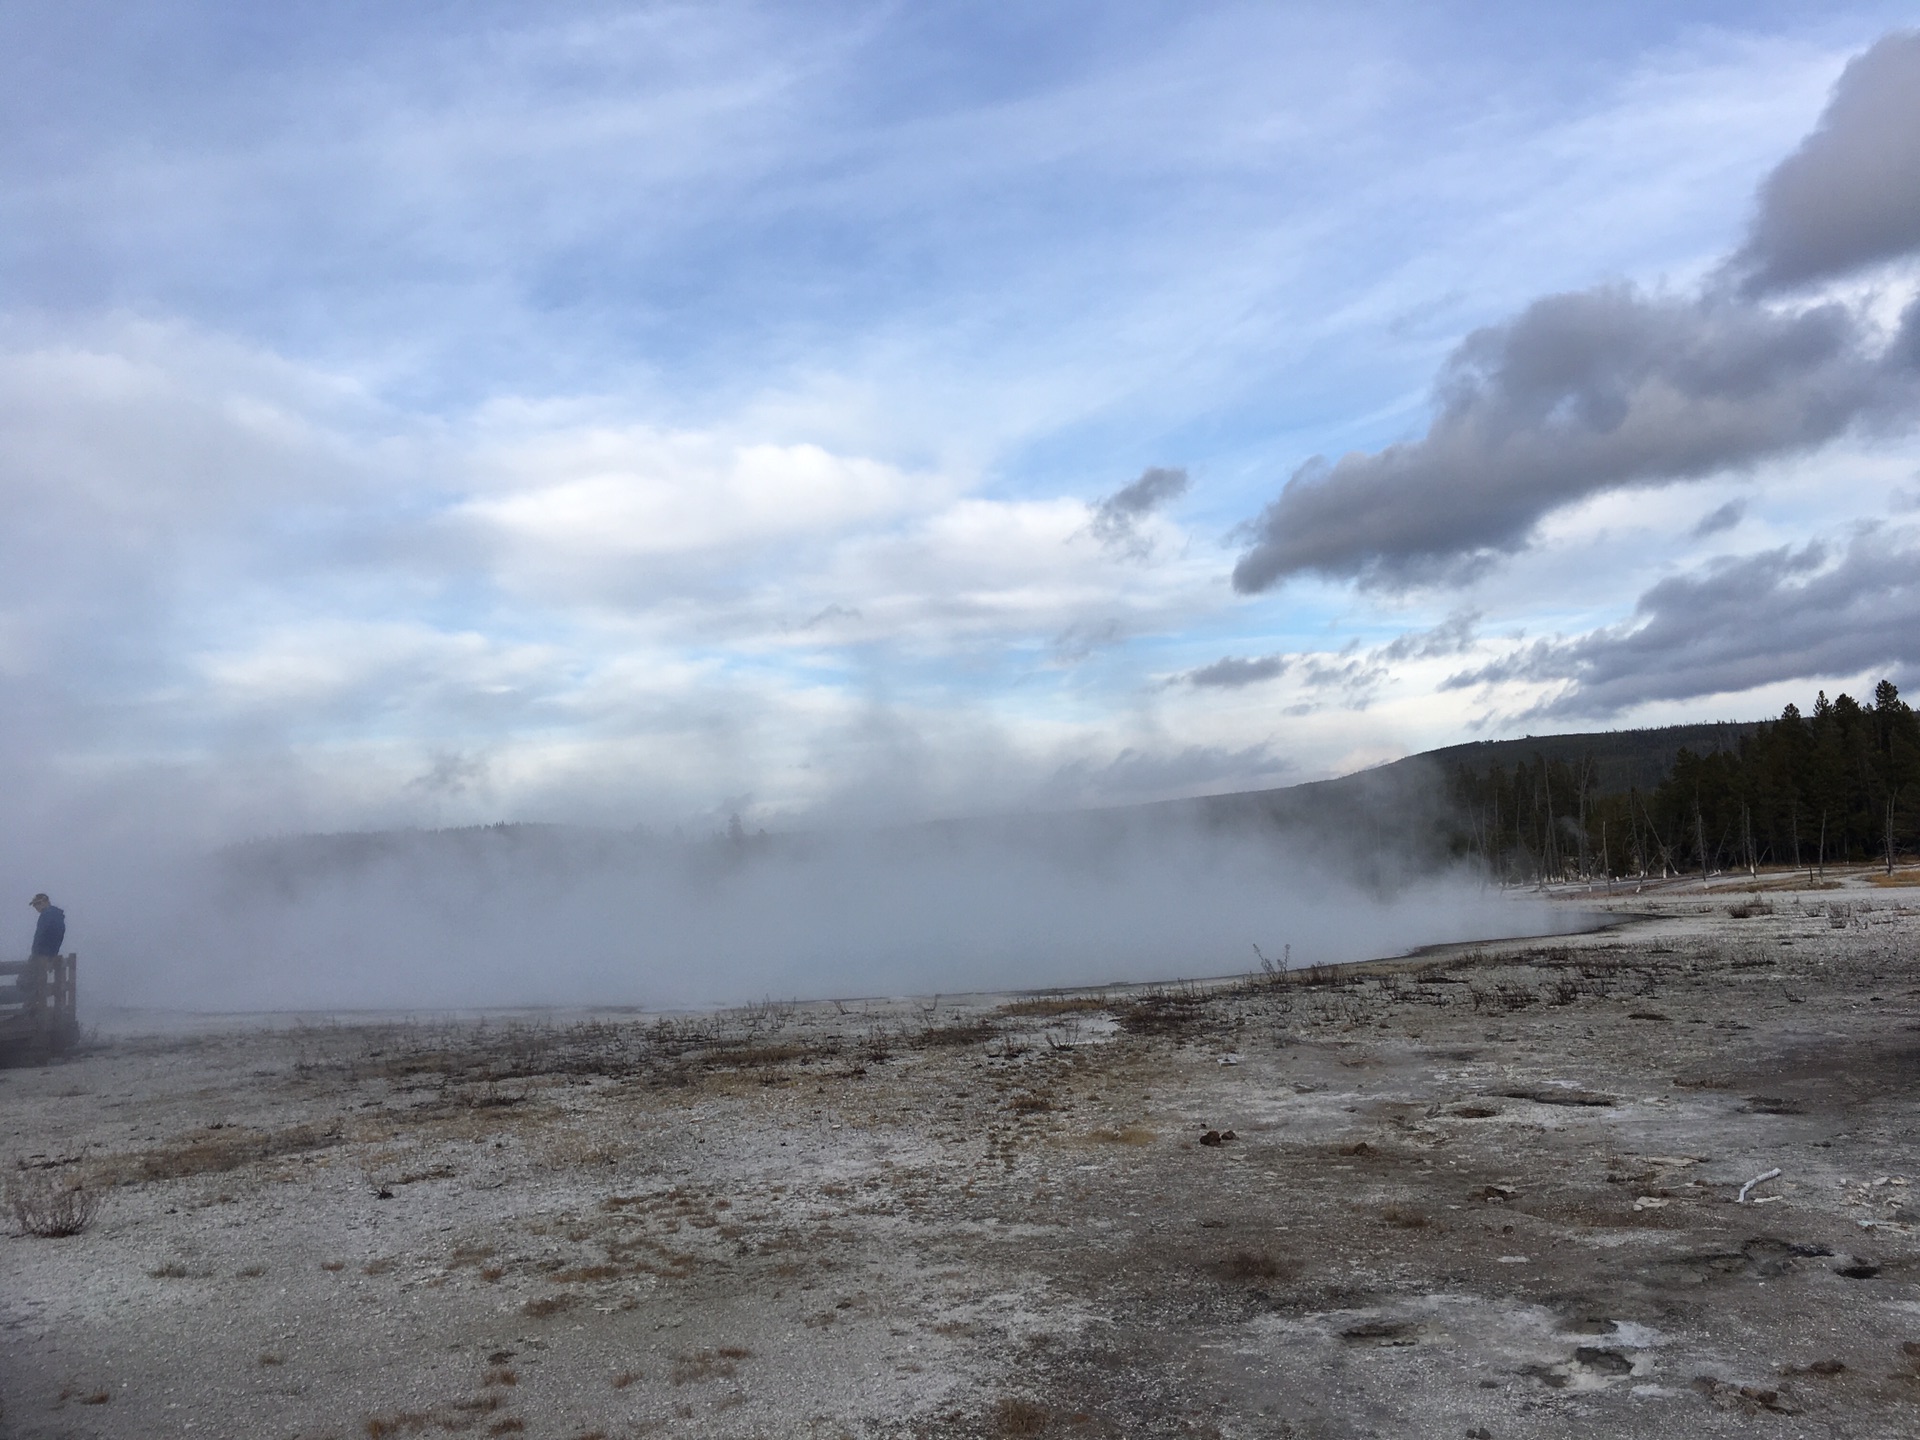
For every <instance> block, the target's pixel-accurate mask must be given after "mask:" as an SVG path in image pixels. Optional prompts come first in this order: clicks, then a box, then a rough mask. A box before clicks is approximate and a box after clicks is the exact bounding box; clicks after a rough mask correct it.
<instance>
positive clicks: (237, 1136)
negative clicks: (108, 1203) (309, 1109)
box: [106, 1121, 346, 1185]
mask: <svg viewBox="0 0 1920 1440" xmlns="http://www.w3.org/2000/svg"><path fill="white" fill-rule="evenodd" d="M345 1138H346V1137H345V1132H344V1130H343V1129H342V1127H341V1125H340V1124H339V1122H337V1121H335V1122H333V1123H330V1124H327V1125H294V1126H290V1127H288V1128H287V1129H284V1130H247V1129H243V1128H240V1127H237V1126H226V1125H219V1126H209V1127H208V1128H207V1129H205V1130H199V1131H195V1132H193V1133H192V1134H190V1135H188V1136H187V1137H186V1138H185V1139H183V1140H181V1141H179V1142H178V1143H176V1144H173V1145H167V1146H163V1147H161V1148H159V1149H156V1150H144V1151H141V1152H140V1153H139V1154H137V1155H130V1156H124V1157H121V1158H120V1159H118V1160H117V1161H115V1162H113V1165H112V1169H111V1171H110V1172H109V1174H108V1175H107V1177H106V1178H107V1179H108V1181H109V1182H110V1183H113V1184H121V1185H125V1184H132V1183H135V1182H137V1181H142V1180H181V1179H186V1178H187V1177H189V1176H194V1175H224V1174H226V1173H227V1172H228V1171H230V1170H238V1169H239V1168H240V1167H241V1166H243V1165H251V1164H253V1163H254V1162H255V1161H259V1160H272V1159H275V1158H277V1157H279V1156H282V1155H299V1154H306V1153H310V1152H312V1151H315V1150H325V1149H328V1148H330V1147H332V1146H334V1145H338V1144H340V1143H341V1141H342V1140H344V1139H345Z"/></svg>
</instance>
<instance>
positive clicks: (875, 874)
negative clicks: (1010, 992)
mask: <svg viewBox="0 0 1920 1440" xmlns="http://www.w3.org/2000/svg"><path fill="white" fill-rule="evenodd" d="M1356 873H1357V872H1355V871H1354V870H1353V869H1352V868H1351V867H1350V866H1348V865H1346V864H1345V863H1343V862H1337V861H1335V860H1333V859H1332V858H1331V852H1329V851H1328V850H1327V847H1326V846H1325V845H1324V844H1323V843H1320V842H1315V841H1312V840H1310V839H1309V838H1308V832H1280V831H1275V830H1273V829H1270V828H1268V829H1258V828H1255V827H1252V826H1245V825H1238V826H1226V825H1220V824H1212V825H1209V824H1206V823H1203V822H1202V821H1200V820H1198V819H1195V818H1192V817H1191V816H1185V815H1170V814H1167V813H1165V812H1153V811H1147V812H1115V813H1109V814H1104V815H1098V814H1096V815H1082V816H1063V817H1046V818H1033V819H1021V820H1005V821H975V822H966V823H956V824H948V825H926V826H919V827H914V828H909V829H898V830H890V831H869V832H863V833H837V834H835V833H821V834H812V835H800V836H771V837H770V836H751V835H743V834H738V833H736V834H734V835H732V836H729V837H722V838H718V839H714V840H703V841H680V840H667V839H661V838H657V837H651V836H648V835H645V834H641V833H619V832H610V831H594V830H587V829H580V828H565V827H547V826H509V827H493V828H488V829H473V830H461V831H442V832H399V833H388V834H382V835H346V836H326V837H306V838H301V839H295V840H286V841H273V842H261V843H256V844H252V845H245V846H239V847H235V848H232V849H228V850H224V851H221V852H218V853H217V854H215V855H213V856H210V857H207V858H204V859H192V860H188V861H184V862H182V863H180V864H178V865H177V866H175V867H173V868H171V869H170V870H168V871H166V872H164V873H162V872H160V871H158V870H153V871H149V872H148V873H147V875H146V876H145V878H144V881H143V882H142V883H139V884H121V885H118V886H115V887H112V888H111V889H110V891H109V892H108V893H107V894H104V895H102V896H101V897H99V899H98V901H97V903H95V904H93V905H90V906H86V907H81V908H80V909H79V911H78V917H79V918H78V919H77V922H76V933H77V934H79V935H81V936H83V937H84V941H85V943H84V948H85V950H86V951H87V953H88V954H89V957H90V959H91V960H92V963H91V964H90V966H89V971H88V975H89V980H90V984H91V994H92V998H94V999H95V1000H98V1001H104V1002H107V1003H110V1004H123V1005H136V1006H159V1007H167V1008H184V1009H210V1010H238V1011H249V1010H274V1009H293V1010H313V1009H329V1008H339V1007H355V1008H360V1007H374V1008H378V1007H409V1006H412V1007H463V1006H493V1005H505V1006H517V1005H558V1006H567V1005H644V1006H647V1007H650V1008H652V1007H662V1008H665V1007H686V1006H702V1005H710V1004H724V1003H737V1002H742V1001H749V1000H755V999H759V998H762V997H764V996H773V997H776V998H784V997H822V996H837V995H838V996H846V995H875V994H894V995H899V994H934V993H940V992H946V993H957V992H962V991H977V990H994V989H1026V988H1042V987H1050V986H1075V985H1093V984H1100V983H1104V982H1110V981H1151V980H1167V979H1175V978H1180V977H1199V976H1211V975H1219V974H1226V973H1235V972H1241V971H1246V970H1250V969H1253V968H1255V967H1256V966H1257V964H1258V958H1257V956H1256V954H1255V946H1258V947H1259V948H1260V950H1261V951H1262V952H1264V953H1265V954H1266V955H1268V956H1269V957H1273V958H1275V959H1278V958H1280V957H1281V956H1283V955H1284V954H1285V953H1286V951H1287V947H1289V946H1290V947H1291V952H1292V958H1293V961H1294V963H1295V964H1296V965H1299V964H1306V963H1325V962H1334V961H1346V960H1355V959H1361V958H1366V957H1369V956H1375V955H1382V954H1390V953H1394V952H1397V951H1400V950H1404V949H1407V948H1410V947H1414V946H1418V945H1423V944H1429V943H1435V942H1440V941H1445V940H1458V939H1465V938H1473V937H1478V936H1492V935H1515V934H1527V933H1540V932H1544V931H1548V930H1551V929H1554V928H1556V925H1559V926H1564V925H1565V923H1566V917H1565V916H1564V915H1562V916H1560V917H1558V918H1557V919H1556V917H1554V916H1552V915H1550V914H1549V913H1548V909H1547V907H1546V906H1545V905H1544V904H1532V903H1526V902H1516V901H1512V900H1509V899H1506V898H1503V897H1501V896H1500V895H1499V894H1498V893H1497V892H1493V891H1489V890H1487V889H1485V888H1484V887H1483V886H1482V885H1481V884H1480V883H1479V882H1478V881H1477V880H1476V879H1475V878H1474V877H1472V876H1470V875H1468V874H1466V873H1464V872H1445V873H1441V872H1433V871H1428V872H1426V873H1419V872H1418V871H1416V870H1413V869H1409V870H1407V871H1406V872H1405V873H1403V874H1401V875H1398V876H1383V875H1382V874H1381V873H1380V872H1378V871H1375V872H1374V873H1373V875H1372V876H1371V877H1370V878H1369V879H1368V880H1366V881H1364V882H1362V881H1360V880H1356V879H1355V878H1354V876H1355V874H1356ZM82 926H84V930H82V929H81V927H82Z"/></svg>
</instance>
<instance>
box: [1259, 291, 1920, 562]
mask: <svg viewBox="0 0 1920 1440" xmlns="http://www.w3.org/2000/svg"><path fill="white" fill-rule="evenodd" d="M1437 388H1438V397H1439V402H1440V409H1439V414H1438V415H1437V416H1435V418H1434V420H1433V423H1432V425H1431V427H1430V428H1429V429H1428V431H1427V433H1426V435H1425V436H1424V437H1423V438H1422V439H1419V440H1415V441H1410V442H1407V443H1404V444H1399V445H1392V446H1389V447H1388V448H1386V449H1385V450H1381V451H1378V452H1376V453H1373V454H1365V453H1354V454H1349V455H1346V456H1343V457H1342V458H1341V459H1340V460H1339V461H1338V462H1337V463H1335V464H1332V465H1327V464H1325V463H1324V462H1322V461H1310V462H1309V463H1308V464H1306V465H1304V466H1302V467H1301V468H1300V469H1299V470H1298V471H1296V472H1295V474H1294V476H1293V478H1292V479H1290V480H1289V481H1288V482H1287V484H1286V488H1285V489H1283V490H1282V491H1281V492H1280V496H1279V498H1278V499H1276V500H1275V501H1274V502H1273V503H1272V504H1271V505H1269V506H1268V507H1267V508H1266V510H1265V511H1264V512H1263V513H1262V514H1261V515H1260V517H1259V518H1258V519H1257V520H1255V521H1254V522H1252V524H1251V525H1250V526H1249V527H1248V528H1249V530H1250V532H1251V535H1252V538H1253V540H1254V544H1253V546H1252V547H1251V548H1250V549H1249V550H1248V551H1247V552H1246V553H1245V554H1244V555H1242V556H1241V558H1240V562H1239V564H1238V565H1236V566H1235V567H1234V572H1233V583H1234V588H1235V589H1237V590H1240V591H1243V592H1253V591H1259V590H1264V589H1266V588H1268V587H1269V586H1271V585H1273V584H1275V583H1276V582H1277V581H1280V580H1283V579H1285V578H1286V577H1288V576H1290V575H1294V574H1298V573H1300V572H1303V571H1313V572H1318V573H1321V574H1325V575H1331V576H1336V577H1340V578H1359V579H1361V580H1364V581H1370V582H1383V583H1396V582H1405V581H1410V580H1412V581H1417V580H1428V579H1441V578H1448V577H1450V576H1453V575H1457V574H1458V573H1459V571H1460V569H1461V567H1462V566H1463V565H1464V566H1471V565H1473V564H1474V563H1475V562H1484V560H1485V559H1486V558H1487V557H1488V556H1489V555H1491V554H1495V553H1500V552H1511V551H1514V550H1517V549H1519V548H1520V547H1521V546H1522V545H1524V544H1525V543H1526V540H1527V537H1528V535H1529V534H1530V533H1531V531H1532V530H1533V527H1534V526H1535V525H1536V524H1537V523H1538V522H1539V520H1540V519H1541V518H1542V517H1543V516H1545V515H1546V514H1547V513H1548V512H1550V511H1552V510H1555V509H1558V508H1560V507H1561V506H1564V505H1569V504H1572V503H1574V502H1575V501H1578V500H1581V499H1583V498H1585V497H1587V496H1589V495H1593V494H1596V493H1599V492H1601V491H1605V490H1610V489H1614V488H1617V487H1619V486H1623V485H1636V484H1639V485H1648V484H1660V483H1664V482H1670V481H1674V480H1683V479H1695V478H1700V477H1703V476H1707V475H1713V474H1718V473H1720V472H1723V471H1725V470H1728V469H1731V468H1737V467H1739V466H1742V465H1748V464H1752V463H1754V462H1756V461H1758V460H1762V459H1765V458H1767V457H1769V456H1774V455H1781V454H1788V453H1792V452H1795V451H1803V450H1807V449H1811V448H1813V447H1815V446H1818V445H1820V444H1822V443H1824V442H1826V441H1828V440H1831V439H1833V438H1834V437H1836V436H1838V435H1839V434H1841V433H1842V432H1843V431H1845V430H1847V429H1848V428H1849V427H1851V426H1852V425H1854V424H1855V423H1856V422H1860V421H1863V420H1869V419H1874V418H1878V417H1883V416H1884V417H1891V416H1894V415H1898V414H1904V413H1905V412H1906V411H1907V410H1908V409H1909V408H1910V407H1911V405H1912V401H1913V397H1914V393H1915V385H1914V376H1913V373H1912V371H1911V369H1910V367H1908V366H1906V365H1904V364H1900V363H1897V362H1896V361H1895V360H1893V359H1892V358H1891V357H1890V356H1889V355H1888V354H1887V353H1886V351H1885V347H1884V346H1882V345H1881V344H1880V343H1879V342H1878V339H1877V337H1876V335H1875V334H1874V332H1873V331H1871V330H1870V329H1869V328H1868V327H1867V326H1865V325H1864V324H1863V322H1861V321H1860V320H1859V319H1858V318H1857V317H1856V316H1855V315H1854V314H1853V313H1852V312H1850V311H1848V310H1846V309H1844V308H1843V307H1841V306H1839V305H1821V306H1816V307H1814V308H1812V309H1809V310H1804V311H1801V312H1799V313H1797V314H1777V313H1774V312H1772V311H1769V310H1765V309H1762V308H1759V307H1757V306H1755V305H1751V304H1747V303H1744V302H1741V301H1739V300H1737V299H1733V298H1730V297H1718V296H1706V297H1698V298H1675V297H1667V296H1659V295H1649V294H1647V293H1645V292H1643V291H1640V290H1638V289H1636V288H1634V287H1632V286H1628V285H1609V286H1603V287H1600V288H1597V289H1593V290H1586V291H1580V292H1577V293H1573V294H1564V295H1550V296H1547V297H1546V298H1544V299H1541V300H1536V301H1535V302H1534V303H1533V304H1531V305H1529V306H1528V307H1527V308H1526V310H1525V311H1523V312H1522V313H1521V314H1520V316H1519V317H1518V318H1517V319H1515V320H1513V321H1512V322H1510V323H1508V324H1505V325H1498V326H1492V327H1489V328H1487V329H1484V330H1480V331H1477V332H1475V333H1474V334H1472V335H1469V336H1468V337H1467V338H1466V340H1465V341H1464V342H1462V344H1461V345H1460V346H1459V348H1458V349H1457V350H1455V351H1454V353H1453V355H1452V356H1451V357H1450V358H1449V359H1448V361H1447V363H1446V366H1445V368H1444V369H1443V370H1442V372H1441V376H1440V380H1439V384H1438V387H1437Z"/></svg>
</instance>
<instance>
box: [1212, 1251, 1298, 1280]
mask: <svg viewBox="0 0 1920 1440" xmlns="http://www.w3.org/2000/svg"><path fill="white" fill-rule="evenodd" d="M1220 1271H1221V1273H1222V1274H1224V1275H1225V1276H1226V1277H1227V1279H1229V1280H1275V1279H1278V1278H1279V1277H1280V1276H1281V1275H1282V1274H1284V1273H1285V1272H1286V1267H1285V1266H1284V1265H1282V1264H1281V1263H1280V1262H1279V1261H1278V1260H1276V1259H1274V1258H1273V1256H1272V1254H1270V1253H1269V1252H1268V1251H1267V1250H1265V1249H1260V1250H1235V1251H1234V1252H1233V1253H1232V1254H1230V1255H1228V1256H1227V1257H1226V1259H1224V1260H1222V1261H1221V1262H1220Z"/></svg>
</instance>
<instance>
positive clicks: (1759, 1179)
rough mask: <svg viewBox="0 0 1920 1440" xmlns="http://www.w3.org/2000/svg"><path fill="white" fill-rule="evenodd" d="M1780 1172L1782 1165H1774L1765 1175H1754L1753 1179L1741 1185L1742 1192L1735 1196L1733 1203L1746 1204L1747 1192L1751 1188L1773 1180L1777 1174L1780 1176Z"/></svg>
mask: <svg viewBox="0 0 1920 1440" xmlns="http://www.w3.org/2000/svg"><path fill="white" fill-rule="evenodd" d="M1779 1174H1780V1167H1779V1166H1778V1165H1776V1166H1774V1167H1773V1169H1771V1170H1769V1171H1767V1173H1766V1174H1764V1175H1756V1176H1754V1177H1753V1179H1751V1180H1749V1181H1747V1183H1746V1184H1744V1185H1742V1186H1741V1187H1740V1193H1739V1195H1737V1196H1736V1197H1735V1198H1734V1202H1733V1203H1734V1204H1736V1205H1744V1204H1746V1203H1747V1192H1748V1191H1749V1190H1751V1189H1753V1187H1754V1186H1756V1185H1764V1184H1765V1183H1766V1182H1767V1181H1769V1180H1772V1179H1774V1178H1775V1177H1777V1176H1778V1175H1779Z"/></svg>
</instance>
